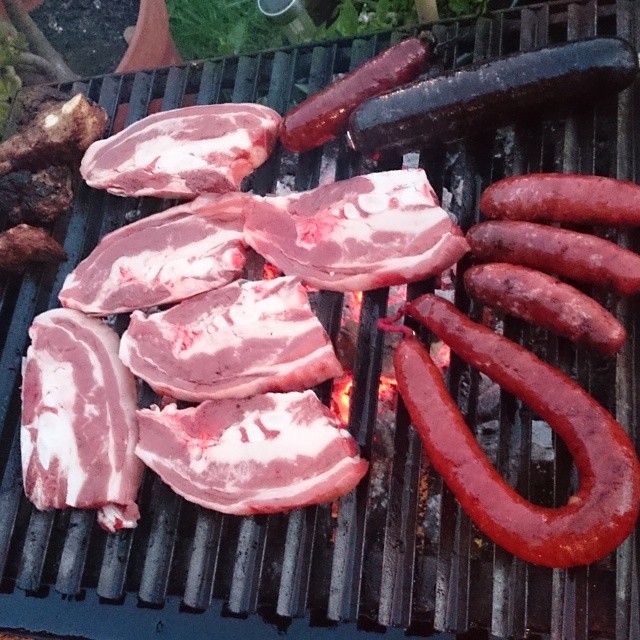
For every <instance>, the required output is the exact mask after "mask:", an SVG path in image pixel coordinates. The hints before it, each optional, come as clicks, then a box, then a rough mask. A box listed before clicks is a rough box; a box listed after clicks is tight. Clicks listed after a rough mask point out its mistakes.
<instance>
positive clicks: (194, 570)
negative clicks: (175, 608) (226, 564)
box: [183, 507, 224, 610]
mask: <svg viewBox="0 0 640 640" xmlns="http://www.w3.org/2000/svg"><path fill="white" fill-rule="evenodd" d="M223 528H224V516H223V515H222V514H220V513H217V512H215V511H210V510H208V509H203V508H202V507H200V508H199V510H198V520H197V523H196V530H195V533H194V536H193V545H192V548H191V556H190V560H189V569H188V572H187V581H186V585H185V589H184V597H183V602H184V604H185V605H187V606H188V607H191V608H192V609H198V610H204V609H206V608H207V607H208V606H209V604H210V603H211V597H212V594H213V580H214V577H215V574H216V567H217V563H218V552H219V550H220V538H221V536H222V531H223Z"/></svg>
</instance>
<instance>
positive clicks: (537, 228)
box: [467, 220, 640, 295]
mask: <svg viewBox="0 0 640 640" xmlns="http://www.w3.org/2000/svg"><path fill="white" fill-rule="evenodd" d="M467 241H468V242H469V246H470V247H471V252H472V253H473V255H474V256H476V258H479V259H480V260H485V261H487V262H510V263H512V264H521V265H523V266H525V267H530V268H532V269H539V270H540V271H544V272H546V273H552V274H554V275H557V276H560V277H562V278H568V279H569V280H575V281H576V282H584V283H587V284H595V285H598V286H601V287H605V288H607V289H615V290H616V291H618V292H619V293H622V294H624V295H633V294H634V293H636V292H638V291H640V256H638V255H637V254H635V253H633V251H629V250H628V249H623V248H622V247H619V246H618V245H617V244H615V243H613V242H609V240H604V239H603V238H598V237H597V236H593V235H590V234H587V233H578V232H577V231H569V230H568V229H557V228H555V227H548V226H546V225H543V224H535V223H533V222H515V221H510V220H491V221H489V222H481V223H480V224H477V225H475V226H473V227H471V229H469V231H468V232H467Z"/></svg>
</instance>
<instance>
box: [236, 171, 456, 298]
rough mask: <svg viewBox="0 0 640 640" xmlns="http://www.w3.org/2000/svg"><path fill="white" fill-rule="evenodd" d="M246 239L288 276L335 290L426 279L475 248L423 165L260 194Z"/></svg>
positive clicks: (363, 289)
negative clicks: (441, 200)
mask: <svg viewBox="0 0 640 640" xmlns="http://www.w3.org/2000/svg"><path fill="white" fill-rule="evenodd" d="M245 240H246V242H247V244H249V245H250V246H251V247H253V248H254V249H255V250H256V251H257V252H258V253H259V254H260V255H262V256H263V257H265V258H266V259H267V260H268V261H269V262H271V263H272V264H274V265H275V266H276V267H278V269H280V270H281V271H283V272H284V273H285V274H287V275H296V276H299V277H300V278H301V279H302V280H303V281H304V282H306V283H308V284H310V285H313V286H315V287H318V288H320V289H330V290H332V291H366V290H368V289H375V288H378V287H383V286H391V285H397V284H404V283H407V282H414V281H416V280H421V279H423V278H427V277H429V276H432V275H435V274H438V273H440V272H442V271H443V270H445V269H446V268H447V267H450V266H451V265H453V264H454V263H456V262H457V261H458V260H459V259H460V258H461V257H462V256H463V255H464V254H465V253H466V252H467V251H468V250H469V246H468V245H467V241H466V240H465V238H464V236H463V235H462V232H461V230H460V229H459V228H458V226H457V225H456V224H455V223H454V222H453V221H452V220H451V219H450V218H449V216H448V214H447V213H446V211H444V209H442V208H441V207H440V205H439V202H438V198H437V196H436V194H435V193H434V191H433V189H432V188H431V185H430V184H429V182H428V180H427V177H426V175H425V173H424V171H423V170H422V169H408V170H398V171H386V172H382V173H372V174H369V175H365V176H358V177H356V178H351V179H350V180H344V181H342V182H335V183H331V184H327V185H323V186H320V187H318V188H316V189H313V190H311V191H307V192H304V193H292V194H290V195H286V196H267V197H265V198H262V199H257V200H256V205H255V206H254V207H253V208H252V209H251V211H249V212H248V214H247V221H246V225H245Z"/></svg>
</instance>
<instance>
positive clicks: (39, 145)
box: [0, 94, 107, 176]
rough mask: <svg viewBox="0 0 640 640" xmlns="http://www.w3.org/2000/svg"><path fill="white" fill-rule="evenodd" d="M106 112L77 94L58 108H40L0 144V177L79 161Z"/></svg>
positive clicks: (102, 124)
mask: <svg viewBox="0 0 640 640" xmlns="http://www.w3.org/2000/svg"><path fill="white" fill-rule="evenodd" d="M106 124H107V112H106V111H105V110H104V109H102V107H99V106H98V105H94V104H91V103H90V102H89V101H88V100H87V99H86V98H85V97H84V96H83V95H82V94H77V95H75V96H74V97H73V98H71V99H70V100H67V102H65V103H64V104H62V105H61V106H59V107H55V108H53V109H52V110H49V111H43V112H42V113H40V115H39V116H38V117H37V118H36V119H35V120H34V122H33V123H32V124H31V125H29V126H27V127H25V128H24V129H23V130H22V131H20V132H19V133H16V134H14V135H13V136H11V137H10V138H9V139H8V140H6V141H5V142H4V143H2V144H0V176H4V175H6V174H7V173H10V172H11V171H17V170H19V169H32V170H38V169H43V168H45V167H48V166H50V165H51V162H52V161H55V163H56V164H72V163H79V162H80V159H81V158H82V155H83V154H84V152H85V151H86V150H87V148H88V147H89V145H90V144H91V143H92V142H95V141H96V140H97V139H98V138H100V137H101V136H102V134H103V132H104V128H105V125H106Z"/></svg>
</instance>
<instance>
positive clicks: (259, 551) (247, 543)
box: [229, 55, 279, 614]
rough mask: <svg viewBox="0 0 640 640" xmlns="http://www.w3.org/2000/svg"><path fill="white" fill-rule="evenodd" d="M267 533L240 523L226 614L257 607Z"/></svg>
mask: <svg viewBox="0 0 640 640" xmlns="http://www.w3.org/2000/svg"><path fill="white" fill-rule="evenodd" d="M262 61H263V57H262V56H261V55H258V56H256V57H254V58H249V57H241V58H240V60H239V62H238V70H237V73H236V77H235V81H234V87H233V98H232V100H233V102H251V101H254V100H255V98H256V93H257V89H258V84H257V83H258V78H259V75H260V73H259V71H260V66H261V64H262ZM276 155H277V154H276ZM278 161H279V159H278V158H277V157H276V158H271V159H270V160H269V161H268V162H267V163H265V164H264V165H263V166H262V167H261V168H260V169H259V170H258V172H257V174H256V176H255V177H254V184H255V186H256V187H257V188H256V191H257V192H260V191H261V189H260V187H262V188H263V189H264V191H262V192H263V193H264V192H265V191H266V190H268V188H269V186H271V185H272V183H273V180H275V176H273V177H272V172H273V170H274V166H275V167H277V163H278ZM265 174H267V175H268V176H269V177H268V178H267V179H266V182H268V183H269V184H265V177H264V176H265ZM261 182H262V184H260V183H261ZM267 531H268V518H253V517H249V518H243V519H242V522H241V525H240V536H239V539H238V546H237V549H236V556H235V564H234V567H233V577H232V581H231V591H230V595H229V610H230V611H231V612H232V613H234V614H241V613H246V612H253V611H255V607H256V606H257V598H258V592H259V582H260V577H261V575H262V562H263V560H264V553H265V546H266V542H267Z"/></svg>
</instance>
